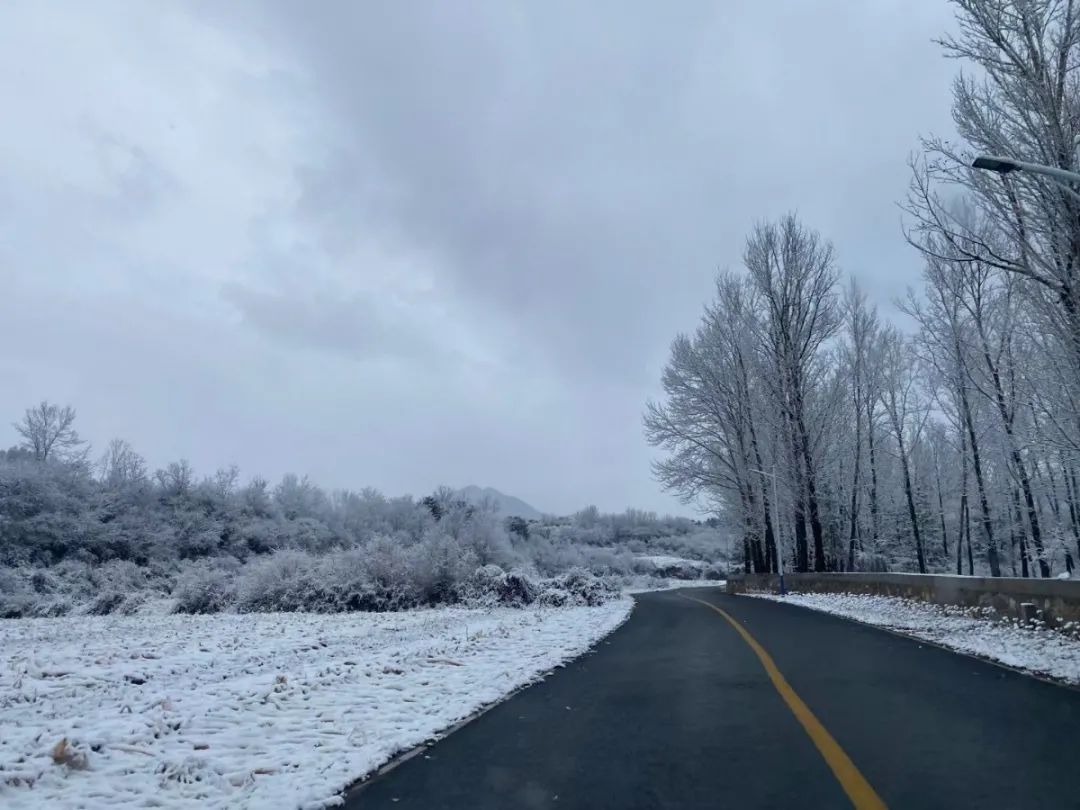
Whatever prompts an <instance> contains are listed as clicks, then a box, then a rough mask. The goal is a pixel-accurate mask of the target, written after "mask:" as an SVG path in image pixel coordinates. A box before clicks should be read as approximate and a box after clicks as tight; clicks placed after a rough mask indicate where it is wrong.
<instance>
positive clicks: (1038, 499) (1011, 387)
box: [645, 0, 1080, 577]
mask: <svg viewBox="0 0 1080 810" xmlns="http://www.w3.org/2000/svg"><path fill="white" fill-rule="evenodd" d="M954 6H955V7H956V10H957V15H958V23H959V25H958V29H957V30H958V31H959V33H958V34H957V35H956V36H955V37H945V38H944V39H943V40H942V41H941V44H942V46H943V48H944V49H945V52H946V54H947V55H949V56H952V57H956V58H959V59H962V60H965V61H967V62H968V63H970V64H973V65H975V66H977V68H978V70H977V71H974V72H971V73H965V74H964V75H962V76H960V77H959V78H958V79H957V81H956V83H955V84H954V104H953V117H954V120H955V121H956V124H957V128H958V131H959V133H960V135H961V137H962V139H963V143H962V144H960V145H956V144H952V143H948V142H946V141H943V140H939V139H935V138H929V139H926V140H924V141H923V144H922V145H923V150H922V154H921V155H919V156H918V157H916V158H915V159H913V160H912V171H913V173H912V183H911V190H910V193H909V196H908V198H907V200H906V203H905V208H906V210H907V213H908V227H907V230H906V232H905V235H906V237H907V240H908V242H909V243H910V244H911V245H912V246H913V247H914V248H915V249H916V251H917V253H916V254H914V255H917V256H919V257H920V260H921V262H922V263H923V287H922V289H921V290H913V291H910V292H909V294H908V296H907V298H906V299H905V300H904V301H901V302H898V303H899V307H900V309H901V311H902V313H903V314H904V315H905V316H906V318H905V319H904V320H902V321H900V322H899V323H898V324H891V323H888V322H885V321H883V320H882V318H881V317H880V316H879V314H878V313H877V312H876V310H875V308H873V307H870V306H868V304H867V301H866V297H865V295H864V294H863V293H862V292H861V291H860V290H859V289H858V287H857V286H856V285H855V283H854V282H853V281H852V282H850V283H848V284H844V285H842V284H841V279H840V273H839V270H838V268H837V265H836V260H835V257H834V254H833V249H832V246H831V245H830V244H829V243H828V242H827V241H826V240H824V239H823V238H822V237H821V236H820V235H819V234H817V233H815V232H814V231H812V230H810V229H808V228H807V227H805V226H804V225H802V224H801V223H800V222H799V221H798V220H797V219H796V218H795V217H794V216H788V217H785V218H783V219H782V220H780V221H778V222H769V223H763V224H761V225H759V226H757V227H756V228H755V229H754V230H753V232H752V233H751V235H750V236H749V238H748V239H747V242H746V249H745V253H744V260H743V264H744V268H743V271H742V272H738V273H723V274H721V276H720V277H719V279H718V281H717V293H716V297H715V299H714V300H713V301H712V302H711V303H710V304H709V306H708V307H707V308H706V311H705V314H704V316H703V318H702V320H701V323H700V325H699V326H698V328H697V330H696V331H695V332H694V333H693V334H691V335H681V336H679V337H678V338H677V339H676V340H675V342H674V343H673V345H672V350H671V358H670V360H669V363H668V365H667V367H666V368H665V371H664V375H663V388H664V391H665V398H664V399H663V401H661V402H657V403H650V404H649V406H648V408H647V411H646V415H645V428H646V433H647V435H648V438H649V439H650V441H651V442H653V443H654V444H656V445H658V446H661V447H664V448H666V449H667V450H668V455H667V457H666V458H665V459H664V460H663V461H661V462H660V463H658V464H657V465H656V472H657V474H658V476H659V478H660V480H661V481H662V482H663V483H664V484H665V485H666V486H667V487H669V488H670V489H671V490H673V491H675V492H677V493H679V494H680V495H682V496H683V497H685V498H687V499H694V498H703V499H705V500H706V501H708V502H709V503H711V504H712V505H713V506H714V507H715V509H716V511H717V513H718V514H720V515H722V516H723V518H724V520H725V521H726V522H727V523H728V525H729V526H730V527H731V528H732V529H733V530H735V531H737V532H738V533H739V534H740V535H741V537H742V557H743V560H742V562H743V565H744V567H745V568H746V570H748V571H751V570H752V571H775V570H776V569H777V564H778V557H779V558H781V559H783V560H784V561H785V564H786V566H787V567H788V569H789V570H790V569H794V570H797V571H807V570H816V571H825V570H883V569H899V570H907V571H920V572H928V571H939V572H946V571H947V572H956V573H962V572H963V573H969V574H971V573H988V574H991V575H993V576H1000V575H1014V576H1042V577H1047V576H1053V575H1056V574H1058V573H1059V572H1064V573H1071V572H1072V570H1073V568H1074V563H1075V555H1077V554H1080V487H1078V485H1080V473H1078V467H1080V408H1078V404H1080V193H1078V192H1080V189H1074V188H1070V187H1069V186H1068V185H1066V184H1064V183H1061V182H1058V181H1055V180H1050V179H1047V178H1046V177H1044V176H1041V175H1038V174H1031V173H1026V172H1023V171H1018V172H1012V173H1006V174H1000V175H999V174H991V173H988V172H984V171H979V170H976V169H974V168H972V167H971V163H972V159H973V157H974V156H976V155H978V154H991V155H1008V156H1015V157H1017V158H1019V159H1022V160H1026V161H1030V162H1035V163H1040V164H1046V165H1049V166H1051V167H1054V168H1058V169H1064V170H1066V171H1070V172H1075V171H1076V170H1077V169H1078V162H1080V161H1078V157H1077V146H1078V144H1080V85H1077V83H1076V81H1075V79H1074V76H1075V73H1076V69H1077V67H1078V56H1080V50H1078V48H1077V44H1078V42H1080V13H1078V11H1077V10H1076V9H1074V7H1073V5H1072V4H1071V3H1070V4H1063V3H1058V2H1043V1H1040V0H1036V1H1035V2H1019V0H1017V1H1016V2H989V0H956V2H954ZM868 269H869V268H868Z"/></svg>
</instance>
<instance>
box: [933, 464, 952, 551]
mask: <svg viewBox="0 0 1080 810" xmlns="http://www.w3.org/2000/svg"><path fill="white" fill-rule="evenodd" d="M934 478H935V483H936V484H937V502H938V515H939V516H940V518H941V551H942V553H943V554H944V555H945V559H946V560H948V559H949V533H948V530H947V529H946V528H945V498H944V496H943V495H942V494H941V470H939V469H938V463H937V459H936V458H935V459H934Z"/></svg>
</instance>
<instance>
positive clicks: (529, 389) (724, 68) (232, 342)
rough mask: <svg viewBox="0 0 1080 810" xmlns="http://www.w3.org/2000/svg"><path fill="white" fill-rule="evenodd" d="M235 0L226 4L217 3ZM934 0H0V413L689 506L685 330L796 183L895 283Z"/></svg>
mask: <svg viewBox="0 0 1080 810" xmlns="http://www.w3.org/2000/svg"><path fill="white" fill-rule="evenodd" d="M226 8H227V10H226ZM950 23H951V12H950V9H949V8H948V6H947V4H946V3H945V1H944V0H918V1H916V0H875V2H872V3H869V2H866V0H846V1H845V0H818V1H817V2H813V3H807V2H805V0H790V1H789V2H781V1H780V0H773V2H769V3H763V2H759V1H758V0H716V1H715V2H709V3H699V2H689V0H687V1H686V2H679V3H645V2H633V3H627V2H621V1H620V2H588V3H582V2H543V3H539V2H531V3H511V2H506V0H493V1H492V2H490V3H481V2H460V1H458V2H453V3H435V2H432V3H397V2H381V3H368V2H321V3H297V2H285V0H282V2H280V3H273V2H264V3H259V4H255V3H240V4H236V3H230V4H223V3H217V2H208V3H205V4H200V3H189V4H178V3H177V4H173V3H163V2H159V3H144V2H138V1H137V0H132V2H102V0H98V1H97V2H94V3H83V2H69V3H65V2H53V3H39V2H34V1H33V0H28V1H27V2H18V1H16V2H11V0H9V2H5V3H4V4H3V7H2V9H0V105H2V106H0V109H2V110H3V124H2V126H0V345H2V346H3V350H2V352H0V381H2V382H0V445H5V446H6V445H10V444H14V443H15V441H16V435H15V432H14V430H13V429H12V428H11V427H10V426H9V422H11V421H12V420H14V419H16V418H17V417H18V416H19V415H20V413H21V412H22V409H23V408H24V407H25V406H26V405H28V404H30V403H32V402H34V401H36V400H40V399H42V398H47V399H50V400H53V401H57V402H60V403H70V404H72V405H74V406H75V407H76V408H77V409H78V412H79V425H80V427H81V430H82V432H83V434H84V435H86V436H87V437H88V438H90V439H92V440H93V441H94V443H95V445H96V446H97V447H98V448H100V447H101V446H102V445H104V444H105V442H106V441H107V440H108V439H109V438H111V437H113V436H121V437H124V438H126V439H128V440H129V441H131V442H132V443H133V444H134V445H135V446H136V448H137V449H138V450H140V451H141V452H142V453H143V454H144V455H146V456H147V458H148V460H149V461H150V463H151V465H153V466H160V465H163V464H164V463H166V462H167V461H170V460H175V459H177V458H180V457H185V458H188V459H189V460H190V461H191V462H192V463H193V464H194V465H195V466H196V468H197V469H198V470H200V471H202V472H206V473H209V472H212V471H213V470H214V469H215V468H216V467H218V466H222V465H226V464H230V463H236V464H238V465H239V466H240V468H241V472H242V473H243V474H246V475H251V474H254V473H261V474H263V475H265V476H267V477H270V478H276V477H278V476H280V475H281V474H282V473H284V472H287V471H296V472H299V473H308V474H310V475H311V477H312V478H313V479H315V480H316V481H318V482H319V483H322V484H324V485H326V486H330V487H350V488H359V487H362V486H367V485H371V486H375V487H378V488H379V489H382V490H383V491H385V492H387V493H390V494H399V493H404V492H411V493H417V494H423V493H425V492H427V491H430V490H431V489H433V488H434V487H435V486H437V485H438V484H441V483H447V484H451V485H454V486H463V485H465V484H468V483H476V484H480V485H490V486H495V487H497V488H499V489H501V490H503V491H505V492H508V493H511V494H514V495H517V496H519V497H521V498H523V499H525V500H526V501H528V502H530V503H532V504H533V505H534V506H536V507H537V508H539V509H542V510H545V511H556V512H566V511H570V510H573V509H577V508H579V507H581V506H583V505H585V504H587V503H595V504H597V505H598V506H600V507H601V508H602V509H605V510H621V509H623V508H625V507H627V506H636V507H640V508H648V509H654V510H657V511H660V512H668V511H673V512H679V513H691V512H690V511H689V510H688V509H687V508H686V507H683V506H681V505H679V504H678V503H677V502H676V501H675V500H674V499H673V498H671V497H669V496H667V495H665V494H664V493H662V492H661V491H660V489H659V487H658V486H657V485H656V483H655V482H654V481H653V480H652V477H651V474H650V471H649V461H650V459H651V458H653V457H654V455H655V452H656V451H654V450H653V449H652V448H650V447H648V446H647V445H646V443H645V441H644V439H643V437H642V429H641V412H642V408H643V405H644V402H645V400H646V399H647V398H649V397H650V396H655V395H656V393H657V390H658V380H659V376H660V372H661V369H662V367H663V364H664V361H665V359H666V355H667V350H668V346H669V343H670V341H671V339H672V338H673V337H674V335H675V334H676V333H677V332H679V331H686V330H689V329H692V328H693V327H694V326H695V324H696V321H697V319H698V317H699V314H700V311H701V307H702V305H703V304H704V302H705V301H706V299H707V298H708V297H709V296H710V294H711V289H712V283H713V277H714V274H715V272H716V270H717V269H718V268H723V267H736V266H738V263H739V259H740V255H741V253H742V247H743V241H744V238H745V235H746V233H747V231H748V230H749V228H750V227H751V226H752V225H753V223H754V222H755V221H757V220H760V219H762V218H773V217H777V216H780V215H782V214H783V213H785V212H787V211H789V210H792V209H796V210H797V211H798V212H799V214H800V215H801V216H802V218H803V219H804V220H805V221H806V223H807V224H808V225H810V226H812V227H814V228H817V229H819V230H821V231H822V232H823V233H824V234H825V235H826V236H828V237H829V238H831V239H832V240H833V242H834V243H835V245H836V249H837V253H838V257H839V260H840V263H841V266H842V268H843V269H844V271H845V272H847V273H850V274H853V275H855V276H857V277H858V278H859V279H860V280H861V281H862V282H863V283H864V285H865V286H866V287H867V288H868V290H869V291H870V293H871V295H872V296H873V298H874V300H876V301H877V302H879V304H881V305H882V306H883V307H884V308H885V309H888V308H889V302H890V300H891V299H892V298H893V297H895V296H896V295H898V294H900V293H901V292H902V291H903V289H904V287H905V285H906V284H910V283H914V282H915V281H916V280H917V278H918V273H919V265H918V261H917V257H916V256H915V255H914V254H913V252H912V251H911V250H910V249H909V248H907V247H906V246H905V245H904V243H903V240H902V238H901V234H900V221H901V218H900V213H899V211H898V209H897V207H896V202H897V200H899V199H900V198H901V197H902V196H903V194H904V192H905V188H906V184H907V177H908V173H907V168H906V165H905V164H906V160H907V158H908V155H909V154H910V153H911V152H912V150H914V149H915V148H916V146H917V143H918V136H919V135H920V134H928V133H931V132H933V133H942V134H948V133H949V132H951V130H952V127H951V122H950V118H949V112H948V108H949V85H950V81H951V79H952V77H953V75H954V74H955V72H956V70H957V69H958V66H957V65H956V63H953V62H949V61H946V60H945V59H943V58H942V57H941V55H940V52H939V49H938V48H937V46H935V45H934V44H932V42H931V39H932V38H933V37H935V36H938V35H939V34H940V33H941V32H942V31H943V30H944V29H945V28H947V27H949V25H950Z"/></svg>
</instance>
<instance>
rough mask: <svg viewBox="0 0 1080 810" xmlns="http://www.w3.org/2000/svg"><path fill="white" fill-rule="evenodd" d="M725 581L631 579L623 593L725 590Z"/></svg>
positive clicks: (658, 578) (659, 578) (657, 578)
mask: <svg viewBox="0 0 1080 810" xmlns="http://www.w3.org/2000/svg"><path fill="white" fill-rule="evenodd" d="M725 587H727V580H725V579H663V578H661V577H637V578H634V577H631V578H629V580H628V582H627V584H626V585H625V587H623V593H626V594H635V593H649V592H650V591H673V590H675V589H677V588H725Z"/></svg>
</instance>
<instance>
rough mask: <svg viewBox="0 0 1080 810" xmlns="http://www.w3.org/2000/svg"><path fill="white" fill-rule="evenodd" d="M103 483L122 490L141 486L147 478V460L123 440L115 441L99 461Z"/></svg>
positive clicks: (99, 472) (99, 471)
mask: <svg viewBox="0 0 1080 810" xmlns="http://www.w3.org/2000/svg"><path fill="white" fill-rule="evenodd" d="M98 474H99V475H100V477H101V482H102V483H103V484H105V485H107V486H109V487H113V488H117V489H122V488H125V487H129V486H134V485H136V484H141V483H143V482H145V481H146V480H147V478H146V459H144V458H143V457H142V456H140V455H139V454H138V453H136V452H135V448H133V447H132V446H131V445H130V444H128V443H127V442H126V441H124V440H123V439H113V440H112V441H110V442H109V444H108V446H107V447H106V448H105V452H104V453H103V454H102V456H101V459H100V460H99V461H98Z"/></svg>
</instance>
